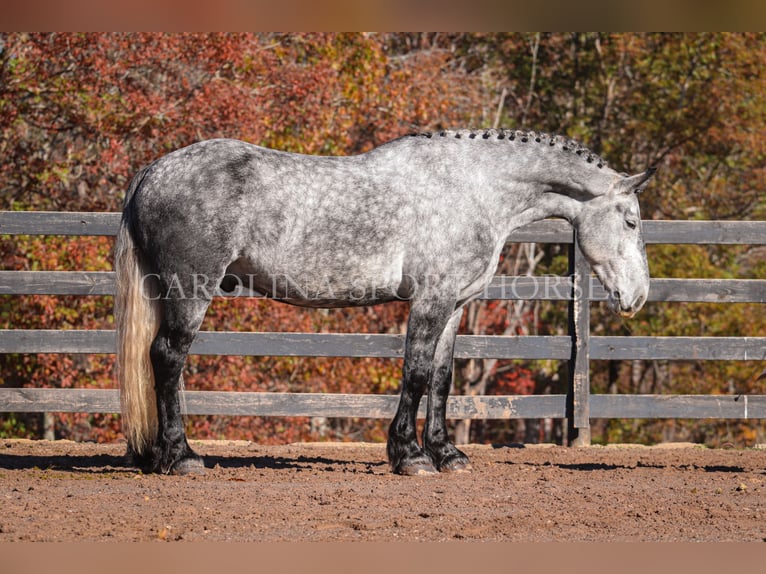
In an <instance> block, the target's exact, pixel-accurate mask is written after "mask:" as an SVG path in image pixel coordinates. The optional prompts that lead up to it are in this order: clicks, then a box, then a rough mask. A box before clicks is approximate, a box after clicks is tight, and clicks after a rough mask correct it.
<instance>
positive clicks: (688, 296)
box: [589, 276, 766, 303]
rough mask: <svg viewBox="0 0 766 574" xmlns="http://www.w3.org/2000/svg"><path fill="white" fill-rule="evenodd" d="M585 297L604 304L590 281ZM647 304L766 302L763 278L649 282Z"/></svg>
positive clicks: (602, 292)
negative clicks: (652, 302)
mask: <svg viewBox="0 0 766 574" xmlns="http://www.w3.org/2000/svg"><path fill="white" fill-rule="evenodd" d="M589 285H590V293H589V298H590V299H591V300H592V301H606V296H607V295H606V291H605V290H604V287H603V286H602V285H601V282H600V281H599V280H598V279H597V278H596V277H595V276H591V278H590V283H589ZM649 301H659V302H675V303H680V302H686V303H766V280H763V279H660V278H658V279H652V280H651V284H650V287H649Z"/></svg>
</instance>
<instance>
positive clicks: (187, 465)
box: [168, 457, 205, 476]
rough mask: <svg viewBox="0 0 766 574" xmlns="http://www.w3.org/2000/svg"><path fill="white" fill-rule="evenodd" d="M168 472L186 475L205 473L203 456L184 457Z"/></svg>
mask: <svg viewBox="0 0 766 574" xmlns="http://www.w3.org/2000/svg"><path fill="white" fill-rule="evenodd" d="M168 474H174V475H177V476H186V475H189V474H196V475H200V474H205V463H204V462H203V461H202V459H201V458H199V457H196V458H184V459H181V460H179V461H178V462H177V463H175V464H174V465H173V468H171V469H170V472H169V473H168Z"/></svg>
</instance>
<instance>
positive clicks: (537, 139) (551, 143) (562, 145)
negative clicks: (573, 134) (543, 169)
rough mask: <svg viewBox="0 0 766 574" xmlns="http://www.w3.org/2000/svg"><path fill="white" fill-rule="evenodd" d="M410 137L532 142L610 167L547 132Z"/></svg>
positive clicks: (580, 147) (576, 144)
mask: <svg viewBox="0 0 766 574" xmlns="http://www.w3.org/2000/svg"><path fill="white" fill-rule="evenodd" d="M409 137H423V138H429V139H431V138H456V139H460V138H468V139H483V140H489V139H493V140H508V141H509V142H513V141H519V142H521V143H527V142H531V143H534V144H540V145H545V146H548V147H550V148H556V149H558V150H559V151H562V152H572V153H574V154H576V155H578V156H581V157H582V158H583V159H584V160H585V161H587V162H588V163H595V164H596V167H598V168H599V169H601V168H602V167H608V164H607V162H606V160H605V159H604V158H602V157H601V156H599V155H598V154H596V153H594V152H592V151H591V150H590V149H588V148H587V147H586V146H584V145H583V144H582V143H580V142H578V141H577V140H573V139H571V138H568V137H566V136H561V135H555V134H549V133H546V132H536V131H531V130H510V129H494V128H492V129H485V130H442V131H438V132H417V133H411V134H409Z"/></svg>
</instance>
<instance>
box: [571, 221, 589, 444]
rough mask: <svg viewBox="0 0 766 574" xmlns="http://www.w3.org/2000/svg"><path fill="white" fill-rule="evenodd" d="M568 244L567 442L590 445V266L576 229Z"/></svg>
mask: <svg viewBox="0 0 766 574" xmlns="http://www.w3.org/2000/svg"><path fill="white" fill-rule="evenodd" d="M574 233H575V237H574V241H573V242H572V244H571V245H570V246H569V274H570V277H572V300H571V301H570V302H569V336H570V337H571V339H572V356H571V357H570V359H569V388H568V390H567V421H568V425H567V426H568V428H567V442H568V443H569V445H570V446H588V445H590V298H591V289H590V265H589V264H588V262H587V261H586V260H585V256H584V255H583V254H582V251H580V246H579V245H578V243H577V232H574Z"/></svg>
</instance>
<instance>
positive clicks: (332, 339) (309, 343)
mask: <svg viewBox="0 0 766 574" xmlns="http://www.w3.org/2000/svg"><path fill="white" fill-rule="evenodd" d="M114 345H115V343H114V331H106V330H87V331H74V330H72V331H54V330H44V329H41V330H31V329H30V330H26V329H4V330H0V353H113V352H114V348H115V347H114ZM403 351H404V336H403V335H387V334H358V333H248V332H230V331H202V332H200V333H199V335H198V336H197V340H196V341H195V342H194V344H193V345H192V350H191V352H192V354H198V355H247V356H302V357H378V358H399V357H402V355H403ZM570 352H571V342H570V339H569V337H566V336H551V337H534V336H528V337H502V336H492V335H486V336H482V335H459V336H458V339H457V343H456V345H455V356H456V357H457V358H469V357H484V358H496V359H516V358H526V359H560V360H567V359H569V358H570V357H569V355H570ZM590 358H591V359H608V360H618V359H619V360H621V359H667V360H717V361H724V360H727V361H758V360H765V359H766V337H591V347H590Z"/></svg>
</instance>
